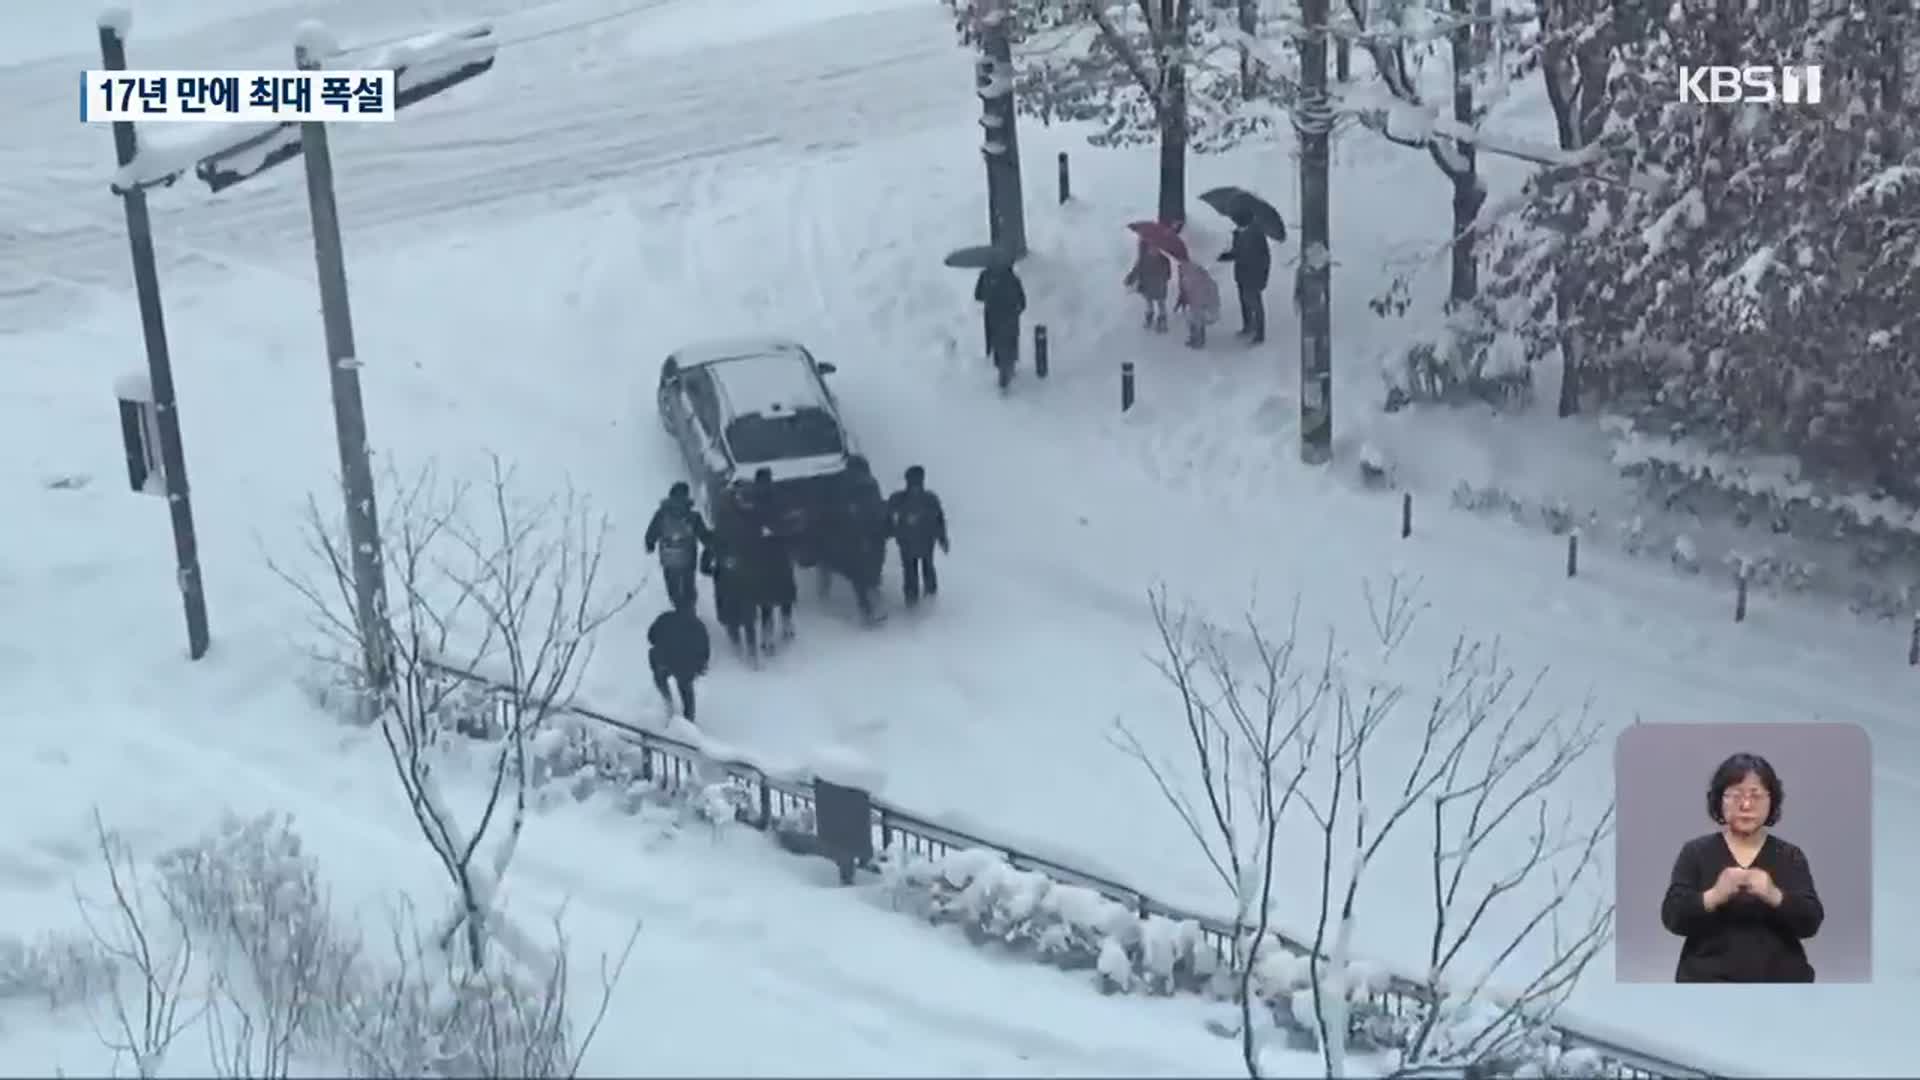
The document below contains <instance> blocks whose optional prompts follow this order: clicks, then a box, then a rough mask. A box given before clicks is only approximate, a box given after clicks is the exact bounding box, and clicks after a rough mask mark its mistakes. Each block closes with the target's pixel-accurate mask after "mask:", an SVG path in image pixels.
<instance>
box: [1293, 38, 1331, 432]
mask: <svg viewBox="0 0 1920 1080" xmlns="http://www.w3.org/2000/svg"><path fill="white" fill-rule="evenodd" d="M1327 7H1328V0H1301V5H1300V15H1301V22H1302V23H1303V24H1304V34H1303V36H1302V37H1301V39H1300V101H1299V105H1298V107H1297V108H1295V109H1294V113H1293V126H1294V130H1295V132H1297V133H1298V135H1299V139H1300V265H1299V270H1298V271H1297V276H1296V278H1295V283H1294V291H1293V296H1294V302H1295V303H1297V304H1298V305H1299V308H1300V460H1301V461H1304V462H1306V463H1307V464H1309V465H1324V464H1326V463H1327V462H1328V461H1330V460H1332V458H1333V255H1332V246H1331V233H1330V230H1329V228H1328V207H1327V202H1328V197H1329V191H1328V184H1327V172H1328V163H1329V154H1328V146H1327V143H1328V140H1329V138H1330V137H1331V135H1332V132H1333V107H1332V102H1331V101H1330V100H1329V98H1328V95H1327Z"/></svg>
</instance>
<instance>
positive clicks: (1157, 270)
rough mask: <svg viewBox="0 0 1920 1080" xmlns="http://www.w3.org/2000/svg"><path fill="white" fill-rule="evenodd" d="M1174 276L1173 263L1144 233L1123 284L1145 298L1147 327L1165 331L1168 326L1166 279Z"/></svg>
mask: <svg viewBox="0 0 1920 1080" xmlns="http://www.w3.org/2000/svg"><path fill="white" fill-rule="evenodd" d="M1172 277H1173V263H1172V261H1171V260H1169V259H1168V258H1167V256H1166V253H1165V252H1162V251H1160V250H1159V249H1157V248H1155V247H1154V246H1152V245H1151V244H1149V243H1147V241H1146V239H1145V238H1144V237H1143V238H1142V239H1141V241H1140V246H1139V250H1138V251H1136V252H1135V253H1134V257H1133V268H1132V269H1130V270H1128V271H1127V276H1126V278H1125V279H1124V284H1125V285H1126V286H1127V287H1128V288H1130V289H1132V290H1133V291H1134V292H1137V293H1139V294H1140V296H1141V297H1142V298H1143V299H1145V300H1146V302H1147V320H1146V328H1147V329H1149V330H1157V331H1160V332H1162V333H1164V332H1165V331H1166V329H1167V283H1168V281H1169V280H1170V279H1171V278H1172Z"/></svg>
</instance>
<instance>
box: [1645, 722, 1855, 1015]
mask: <svg viewBox="0 0 1920 1080" xmlns="http://www.w3.org/2000/svg"><path fill="white" fill-rule="evenodd" d="M1785 798H1786V791H1785V789H1784V787H1783V786H1782V785H1781V783H1780V775H1779V774H1778V773H1776V772H1775V771H1774V769H1773V766H1772V765H1771V764H1769V763H1768V761H1767V759H1766V758H1763V757H1760V756H1759V755H1757V754H1734V755H1733V756H1732V757H1729V758H1728V759H1727V760H1725V761H1723V762H1721V763H1720V767H1719V768H1717V769H1715V770H1714V773H1713V778H1712V779H1711V780H1710V781H1708V783H1707V816H1708V817H1709V818H1710V819H1712V821H1713V822H1714V824H1716V825H1718V826H1720V828H1719V830H1718V831H1716V832H1710V833H1707V834H1706V835H1705V836H1698V837H1695V838H1694V839H1692V840H1689V841H1687V842H1686V843H1685V844H1684V845H1682V846H1681V848H1680V854H1679V856H1678V857H1677V858H1675V859H1674V862H1673V877H1672V879H1671V881H1670V883H1669V884H1668V886H1667V894H1666V897H1665V898H1664V899H1663V900H1662V901H1661V904H1660V921H1661V923H1662V924H1663V925H1665V926H1666V928H1667V930H1668V932H1669V933H1672V934H1675V935H1678V936H1679V937H1682V938H1685V939H1686V940H1685V942H1684V943H1683V944H1682V945H1681V946H1680V960H1679V962H1678V963H1677V964H1676V965H1675V968H1674V976H1673V978H1674V981H1675V982H1683V983H1698V982H1741V983H1781V982H1803V983H1810V982H1813V981H1814V970H1813V965H1812V964H1811V963H1809V962H1808V961H1807V949H1806V946H1805V945H1804V944H1803V941H1804V940H1805V939H1806V938H1810V937H1812V936H1814V935H1815V934H1817V933H1819V932H1820V924H1821V923H1822V922H1824V921H1825V920H1826V908H1825V906H1824V905H1822V904H1821V902H1820V893H1819V891H1818V890H1816V889H1815V888H1814V884H1813V870H1812V868H1811V867H1810V866H1809V865H1808V863H1807V856H1806V853H1805V852H1803V851H1801V850H1800V848H1799V847H1798V846H1796V845H1794V844H1790V843H1788V842H1787V841H1786V840H1784V839H1782V838H1781V837H1779V836H1778V835H1775V834H1774V833H1773V832H1772V828H1773V826H1774V825H1775V824H1776V823H1778V822H1779V820H1780V808H1781V804H1782V803H1783V802H1785Z"/></svg>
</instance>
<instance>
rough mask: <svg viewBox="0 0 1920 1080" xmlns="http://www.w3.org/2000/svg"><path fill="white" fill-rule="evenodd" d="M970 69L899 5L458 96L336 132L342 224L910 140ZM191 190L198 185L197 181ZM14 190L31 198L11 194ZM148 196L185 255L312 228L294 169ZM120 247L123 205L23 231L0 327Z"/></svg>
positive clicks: (956, 104)
mask: <svg viewBox="0 0 1920 1080" xmlns="http://www.w3.org/2000/svg"><path fill="white" fill-rule="evenodd" d="M848 41H858V42H860V45H861V53H860V55H861V56H862V59H861V61H860V62H857V63H851V64H850V63H845V62H836V61H833V60H831V59H830V58H831V57H834V56H837V55H838V54H839V53H840V52H841V51H843V50H844V48H845V46H846V43H847V42H848ZM541 44H545V43H541ZM537 51H538V50H533V49H531V48H529V49H527V50H524V51H522V50H515V49H513V48H509V49H506V50H503V53H502V59H501V67H500V68H497V69H496V70H497V71H498V70H501V69H505V68H508V66H509V65H512V64H516V63H518V64H526V65H527V70H529V71H530V72H533V73H536V74H538V73H550V72H552V71H553V70H554V69H553V67H552V65H548V64H543V63H535V62H532V59H531V57H532V54H533V53H535V52H537ZM548 51H552V50H548ZM942 63H946V64H950V65H952V67H953V70H954V72H955V76H956V77H955V79H954V80H953V81H951V82H949V81H945V80H941V79H937V78H929V77H928V73H929V68H930V66H931V67H933V68H936V69H937V68H938V66H939V65H940V64H942ZM964 66H965V57H964V55H962V54H961V53H960V51H959V50H957V49H955V48H954V47H953V45H952V41H951V30H950V28H949V27H947V26H946V25H945V23H944V22H943V21H942V20H940V19H939V18H938V17H936V16H935V15H933V14H932V13H929V12H926V11H921V10H918V9H905V8H901V9H894V10H891V11H882V12H878V13H873V14H865V15H854V16H846V17H843V18H839V19H834V20H830V21H825V22H820V23H814V24H810V25H807V26H804V27H801V28H798V29H796V30H794V31H791V32H788V33H784V34H781V35H778V36H774V37H768V38H763V39H759V40H755V41H749V42H745V43H740V44H733V45H726V46H721V47H718V48H713V49H708V50H703V51H701V52H700V53H698V54H697V55H694V56H681V57H659V56H635V57H626V58H624V60H623V62H621V63H618V64H608V65H606V66H604V67H602V68H599V69H598V70H595V71H592V72H590V73H589V77H587V78H573V79H571V80H565V79H552V78H550V79H548V80H546V81H544V82H541V81H536V82H534V83H533V84H532V92H529V93H525V94H514V93H512V91H511V90H509V92H508V94H507V99H506V100H504V101H502V100H500V99H499V97H500V96H499V95H490V96H489V98H482V99H479V100H474V99H465V100H463V99H459V98H450V99H448V100H447V101H445V102H444V104H441V103H436V104H434V105H427V106H422V107H421V108H420V109H418V110H415V111H413V112H412V114H411V115H412V117H413V120H414V122H412V123H402V124H396V125H393V126H391V127H382V128H380V129H377V130H366V131H364V132H363V131H358V130H355V131H343V132H342V133H341V134H340V135H339V136H337V137H336V142H335V162H336V166H335V167H336V169H337V170H338V174H339V200H340V208H341V218H342V221H343V222H345V223H346V225H347V228H348V231H349V233H351V234H356V236H355V237H350V241H349V242H350V244H351V242H352V239H354V238H357V235H358V234H364V233H366V232H368V231H370V230H373V229H377V228H383V227H392V226H396V225H400V224H403V223H405V224H416V223H421V222H423V221H425V220H427V219H430V218H434V217H436V216H440V215H444V214H448V213H453V212H458V211H468V210H473V209H476V208H481V207H486V206H489V205H493V204H499V203H503V202H508V201H511V200H517V199H521V198H525V197H528V196H541V195H547V196H551V195H555V194H559V193H565V192H569V191H575V190H578V189H582V188H592V187H597V186H600V185H603V184H605V183H606V182H608V181H610V180H617V179H621V178H627V177H635V176H640V175H644V174H646V173H649V172H654V171H657V170H660V169H666V168H671V167H675V166H680V165H685V164H688V163H692V162H697V161H701V160H711V159H718V158H727V157H740V156H747V155H754V154H765V155H771V156H777V155H780V154H783V153H805V152H809V151H815V150H818V149H820V148H822V147H838V146H845V145H851V144H854V143H858V142H861V141H866V140H872V139H879V138H886V137H889V136H893V135H898V134H905V133H908V132H911V131H915V130H918V129H921V128H923V127H925V126H928V125H931V124H935V123H939V122H942V121H944V120H945V119H946V118H947V117H949V116H955V117H957V116H961V115H964V114H965V112H966V111H967V109H968V107H969V102H968V100H967V98H966V95H965V94H964V93H963V92H962V90H961V88H962V87H964V86H965V83H964V82H963V81H961V78H962V72H963V70H964ZM562 70H564V68H563V69H562ZM496 89H497V87H496ZM476 93H478V91H476ZM285 168H288V167H283V169H285ZM61 179H63V180H64V181H65V182H67V183H68V184H71V183H73V182H88V181H92V182H97V180H98V177H97V175H90V176H89V177H87V178H86V180H82V179H81V178H80V177H77V176H71V175H70V176H68V177H65V178H61ZM189 186H190V187H191V188H192V190H193V191H194V193H195V195H196V196H198V195H199V187H198V184H197V182H193V183H192V184H191V185H189ZM9 201H10V202H14V201H20V202H24V201H25V200H20V199H19V195H18V194H17V193H15V194H13V195H12V197H11V198H10V199H9ZM102 202H103V203H105V200H102ZM152 204H153V209H154V218H155V230H156V243H157V245H158V247H159V248H160V250H161V251H162V252H163V253H165V252H167V251H168V250H169V248H172V249H173V250H175V251H176V252H177V251H178V249H179V247H180V245H181V239H182V238H185V239H186V241H187V243H188V244H190V245H191V246H192V247H193V248H195V249H199V250H204V251H209V252H213V253H216V254H217V253H220V252H223V251H231V252H234V253H235V254H236V255H238V254H242V253H258V252H261V251H263V250H267V249H271V248H273V247H275V246H278V245H280V244H282V243H285V244H289V245H290V244H291V243H292V242H293V241H295V240H296V239H304V237H305V236H306V234H307V231H308V229H309V228H310V225H309V222H308V217H307V207H306V201H305V199H304V198H303V197H301V196H300V194H299V192H298V190H297V187H296V186H295V185H294V184H293V183H292V182H291V181H289V180H287V179H285V178H284V177H275V178H274V179H273V180H271V181H266V180H263V181H261V182H257V183H255V184H249V185H242V186H239V187H236V188H233V189H231V190H230V191H227V192H223V193H221V194H219V195H216V196H212V197H210V198H209V197H205V196H199V197H190V198H187V199H183V200H178V201H176V200H175V199H173V198H171V197H170V193H168V192H165V191H163V192H161V193H159V194H157V195H156V196H155V197H154V198H153V199H152ZM124 245H125V240H124V238H123V236H122V235H121V233H120V224H119V218H118V214H117V213H114V207H113V206H112V205H111V204H110V203H105V204H104V205H102V206H101V207H100V208H99V210H98V211H97V213H96V214H94V215H93V216H91V218H90V219H82V220H80V221H70V222H68V223H63V224H61V225H58V226H56V227H54V228H50V229H41V230H29V231H25V232H23V233H22V234H20V235H19V236H18V237H17V238H16V242H14V243H13V244H11V245H9V252H8V254H9V256H10V258H9V260H8V261H9V263H10V264H11V265H12V267H13V268H14V270H13V272H14V273H15V274H27V275H31V277H30V278H29V279H28V280H26V281H15V282H13V283H10V284H8V285H7V286H6V287H4V288H0V322H4V323H8V324H13V325H19V324H21V323H23V322H24V321H26V320H27V319H28V318H29V317H30V316H31V315H32V312H30V311H27V310H22V309H23V308H27V307H30V306H31V305H32V304H34V303H36V302H43V301H45V300H46V299H48V297H47V295H46V294H48V293H50V292H59V291H64V290H67V289H71V288H73V287H75V286H76V285H82V286H86V285H98V286H103V287H104V286H108V285H113V286H119V285H120V284H121V282H122V280H123V279H124V276H125V275H124V267H123V266H122V265H121V264H122V263H123V262H124V259H125V250H124Z"/></svg>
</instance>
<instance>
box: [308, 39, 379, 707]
mask: <svg viewBox="0 0 1920 1080" xmlns="http://www.w3.org/2000/svg"><path fill="white" fill-rule="evenodd" d="M302 38H303V40H302V41H301V43H300V44H298V45H296V46H294V50H293V56H294V63H295V65H296V66H298V67H299V68H300V70H302V71H313V70H317V69H318V68H319V67H320V57H319V56H318V55H316V53H317V52H318V50H317V49H315V48H312V47H310V46H312V45H314V44H315V41H314V40H311V39H313V38H314V35H305V34H303V35H302ZM396 85H397V83H396ZM300 144H301V148H302V151H301V152H302V156H303V157H305V159H306V167H307V206H308V208H309V210H310V211H311V212H312V215H313V254H314V263H315V266H316V269H317V270H318V271H319V279H320V317H321V321H322V324H323V325H324V327H325V330H326V339H327V378H328V380H329V382H331V384H332V387H333V430H334V435H335V438H336V440H337V441H338V443H339V447H340V485H341V489H342V494H343V495H344V496H345V499H346V510H347V542H348V543H349V544H351V545H352V547H353V551H352V565H353V601H354V615H355V617H356V619H357V622H358V625H357V626H356V629H357V630H358V632H359V635H360V647H361V649H362V650H363V652H364V655H363V657H362V661H363V663H364V664H365V668H364V670H365V674H366V680H367V686H366V689H368V690H370V691H373V692H375V693H378V692H381V691H384V690H385V689H386V688H387V681H388V671H387V649H386V645H387V642H386V631H385V627H386V625H387V622H386V614H387V597H386V591H387V590H386V580H385V578H386V572H385V569H384V567H383V566H382V562H381V552H380V515H379V509H378V507H377V505H376V502H375V495H374V488H373V461H372V452H371V450H370V449H369V448H368V446H367V413H366V406H365V404H364V402H363V401H362V399H361V396H360V361H359V358H358V357H356V356H355V355H354V346H353V312H352V309H351V308H350V307H349V306H348V303H347V260H346V253H345V252H344V251H343V250H342V248H341V243H340V212H339V207H338V206H337V205H336V204H335V202H334V192H333V155H332V152H331V151H330V149H329V148H328V146H327V125H326V123H325V122H323V121H311V122H306V123H302V124H301V125H300Z"/></svg>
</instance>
